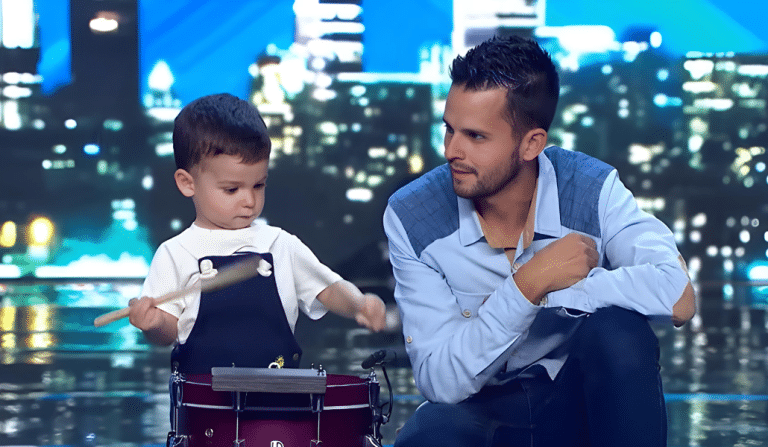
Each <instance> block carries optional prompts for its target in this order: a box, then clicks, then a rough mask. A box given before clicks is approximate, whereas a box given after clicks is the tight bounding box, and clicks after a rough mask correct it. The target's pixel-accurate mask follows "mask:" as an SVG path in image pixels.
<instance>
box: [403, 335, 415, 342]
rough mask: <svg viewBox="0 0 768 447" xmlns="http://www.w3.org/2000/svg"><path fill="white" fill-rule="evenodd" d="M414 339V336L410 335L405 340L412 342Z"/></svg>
mask: <svg viewBox="0 0 768 447" xmlns="http://www.w3.org/2000/svg"><path fill="white" fill-rule="evenodd" d="M412 341H413V338H411V336H410V335H409V336H408V337H406V339H405V342H406V343H410V342H412Z"/></svg>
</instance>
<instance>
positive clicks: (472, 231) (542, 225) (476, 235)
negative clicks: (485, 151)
mask: <svg viewBox="0 0 768 447" xmlns="http://www.w3.org/2000/svg"><path fill="white" fill-rule="evenodd" d="M538 160H539V177H538V180H537V186H536V191H535V194H536V205H535V207H534V206H533V204H531V205H532V206H531V209H530V211H533V213H534V216H533V231H534V233H539V234H543V235H547V236H554V237H559V236H560V233H561V226H560V201H559V196H558V194H557V178H556V177H555V168H554V167H553V166H552V162H550V161H549V158H547V156H546V155H545V154H544V151H542V152H541V153H540V154H539V157H538ZM456 199H457V200H458V205H459V242H460V243H461V245H463V246H465V247H466V246H468V245H471V244H474V243H475V242H477V241H479V240H480V239H482V238H484V237H485V236H484V235H483V229H482V227H481V226H480V219H479V218H478V216H477V212H475V205H474V204H473V203H472V200H470V199H465V198H463V197H457V198H456ZM530 217H531V216H530V215H529V218H530ZM529 226H530V219H529V222H528V224H526V228H529ZM529 237H530V238H531V239H532V238H533V234H530V235H529ZM528 244H530V241H529V240H528V238H526V243H525V246H528Z"/></svg>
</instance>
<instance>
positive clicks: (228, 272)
mask: <svg viewBox="0 0 768 447" xmlns="http://www.w3.org/2000/svg"><path fill="white" fill-rule="evenodd" d="M271 269H272V266H271V265H270V264H269V262H267V261H265V260H264V259H263V258H262V257H261V256H249V257H247V258H246V259H245V260H243V261H238V262H235V263H232V264H230V265H228V266H227V267H224V268H222V269H220V270H219V271H218V273H216V276H214V277H213V278H211V279H210V280H205V281H203V284H202V287H201V286H200V282H199V281H198V282H195V283H194V284H192V285H189V286H187V287H184V288H183V289H179V290H174V291H173V292H169V293H166V294H165V295H161V296H159V297H157V298H155V306H158V305H160V304H164V303H168V302H171V301H173V300H177V299H179V298H182V297H184V296H186V295H188V294H189V293H191V292H193V291H194V290H196V289H200V292H201V293H202V292H213V291H216V290H220V289H223V288H225V287H227V286H231V285H232V284H236V283H238V282H241V281H245V280H246V279H248V278H251V277H254V276H256V275H257V274H258V275H261V276H269V275H270V274H272V270H271ZM130 310H131V308H130V307H124V308H122V309H118V310H115V311H112V312H109V313H106V314H104V315H102V316H100V317H97V318H96V319H95V320H93V325H94V326H96V327H101V326H104V325H105V324H109V323H112V322H114V321H117V320H119V319H121V318H125V317H127V316H128V313H129V312H130Z"/></svg>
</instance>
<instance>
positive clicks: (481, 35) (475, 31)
mask: <svg viewBox="0 0 768 447" xmlns="http://www.w3.org/2000/svg"><path fill="white" fill-rule="evenodd" d="M545 10H546V0H454V1H453V34H452V37H451V41H452V42H451V43H452V46H453V50H454V52H455V53H456V54H464V53H466V52H467V50H468V49H469V48H472V47H474V46H475V45H477V44H479V43H480V42H482V41H484V40H486V39H488V38H490V37H492V36H493V35H499V36H506V35H510V34H517V35H522V36H526V37H530V36H531V35H532V34H533V30H534V28H536V27H538V26H543V25H544V18H545V14H544V13H545Z"/></svg>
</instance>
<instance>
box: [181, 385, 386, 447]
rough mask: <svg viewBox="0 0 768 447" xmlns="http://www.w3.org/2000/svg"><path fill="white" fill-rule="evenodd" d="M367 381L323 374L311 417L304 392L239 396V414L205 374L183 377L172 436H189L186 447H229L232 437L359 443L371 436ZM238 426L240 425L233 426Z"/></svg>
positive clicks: (250, 441) (327, 446)
mask: <svg viewBox="0 0 768 447" xmlns="http://www.w3.org/2000/svg"><path fill="white" fill-rule="evenodd" d="M373 386H375V387H378V386H379V384H378V383H371V382H370V381H369V380H368V379H363V378H359V377H356V376H347V375H338V374H328V375H327V386H326V392H325V397H324V403H323V410H322V412H320V413H312V411H311V410H310V408H311V398H310V396H309V395H307V394H284V393H253V392H249V393H241V396H243V397H244V398H245V404H244V405H243V411H241V412H239V424H238V422H237V419H238V412H236V411H234V410H233V395H234V394H235V393H233V392H230V391H214V390H213V389H212V388H211V376H210V375H208V374H188V375H186V376H185V380H184V382H183V383H182V385H181V388H182V396H181V405H180V407H179V408H178V412H179V420H178V426H177V427H176V434H177V435H186V436H188V442H189V446H190V447H202V446H206V447H207V446H211V447H217V446H226V447H231V446H232V445H234V444H233V442H234V441H235V438H236V435H235V430H236V428H238V429H239V433H238V435H237V438H239V439H240V440H243V443H242V444H240V445H241V446H242V447H248V446H281V445H283V446H285V447H289V446H294V445H296V446H309V445H311V444H310V442H311V441H314V440H317V439H318V421H319V425H320V441H322V446H323V447H349V446H362V445H364V438H365V436H366V435H368V434H372V433H373V429H372V413H371V405H370V398H369V393H370V390H369V388H370V387H373ZM238 425H239V427H238Z"/></svg>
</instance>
